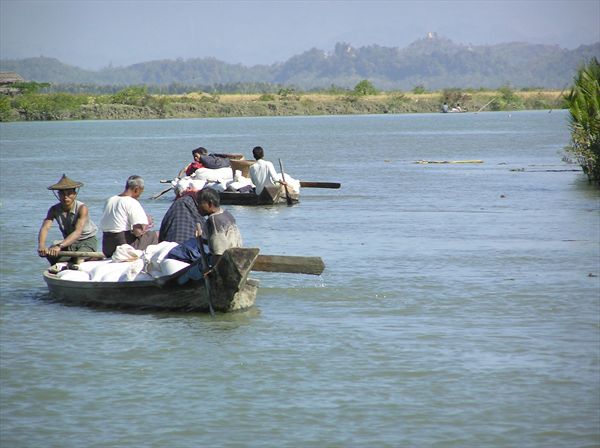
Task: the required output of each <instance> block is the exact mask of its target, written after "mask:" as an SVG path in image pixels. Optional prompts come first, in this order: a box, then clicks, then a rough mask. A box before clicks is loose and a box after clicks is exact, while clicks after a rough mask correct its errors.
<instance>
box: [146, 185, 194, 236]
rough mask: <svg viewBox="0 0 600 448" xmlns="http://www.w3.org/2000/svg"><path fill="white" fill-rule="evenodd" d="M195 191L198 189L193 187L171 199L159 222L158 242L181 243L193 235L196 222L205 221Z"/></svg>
mask: <svg viewBox="0 0 600 448" xmlns="http://www.w3.org/2000/svg"><path fill="white" fill-rule="evenodd" d="M197 193H198V191H197V190H195V189H193V188H188V189H187V190H185V191H183V192H182V193H179V197H178V198H177V199H175V201H173V203H172V204H171V206H170V207H169V210H167V213H165V216H164V217H163V219H162V222H161V223H160V232H159V233H158V241H159V243H161V242H163V241H174V242H176V243H183V242H184V241H186V240H188V239H190V238H194V237H195V235H196V224H197V223H200V224H204V221H205V219H204V218H203V217H202V215H201V214H200V211H199V210H198V204H196V194H197Z"/></svg>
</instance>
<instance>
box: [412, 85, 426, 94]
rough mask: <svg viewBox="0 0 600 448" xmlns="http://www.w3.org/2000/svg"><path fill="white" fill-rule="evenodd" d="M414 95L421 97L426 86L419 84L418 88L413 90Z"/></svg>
mask: <svg viewBox="0 0 600 448" xmlns="http://www.w3.org/2000/svg"><path fill="white" fill-rule="evenodd" d="M413 93H414V94H415V95H421V94H423V93H425V86H424V85H422V84H419V85H418V86H415V87H414V88H413Z"/></svg>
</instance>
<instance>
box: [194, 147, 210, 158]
mask: <svg viewBox="0 0 600 448" xmlns="http://www.w3.org/2000/svg"><path fill="white" fill-rule="evenodd" d="M194 154H200V155H201V156H204V155H206V154H208V149H206V148H203V147H202V146H200V147H199V148H196V149H194V150H192V156H193V155H194Z"/></svg>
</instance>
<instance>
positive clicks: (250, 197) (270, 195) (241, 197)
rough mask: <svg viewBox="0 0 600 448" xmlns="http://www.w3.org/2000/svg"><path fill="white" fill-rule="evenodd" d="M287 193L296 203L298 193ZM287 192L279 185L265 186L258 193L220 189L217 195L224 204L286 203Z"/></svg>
mask: <svg viewBox="0 0 600 448" xmlns="http://www.w3.org/2000/svg"><path fill="white" fill-rule="evenodd" d="M288 193H289V195H290V199H291V203H293V204H296V203H298V202H299V201H300V193H296V192H294V191H288ZM288 193H286V192H284V191H283V189H282V188H280V187H275V186H267V187H265V188H263V191H261V193H260V194H256V193H253V192H250V193H238V192H231V191H221V192H219V196H220V198H221V204H224V205H275V204H287V197H286V194H288Z"/></svg>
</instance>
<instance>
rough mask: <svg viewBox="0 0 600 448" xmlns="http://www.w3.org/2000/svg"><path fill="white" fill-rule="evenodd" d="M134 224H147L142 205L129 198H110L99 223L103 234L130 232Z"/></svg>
mask: <svg viewBox="0 0 600 448" xmlns="http://www.w3.org/2000/svg"><path fill="white" fill-rule="evenodd" d="M135 224H142V225H147V224H148V217H147V216H146V212H145V211H144V209H143V207H142V204H140V203H139V202H138V200H137V199H134V198H132V197H131V196H112V197H110V198H108V200H107V201H106V204H105V205H104V214H103V215H102V220H101V221H100V228H101V229H102V231H103V232H110V233H118V232H124V231H127V230H131V229H132V228H133V226H134V225H135Z"/></svg>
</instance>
